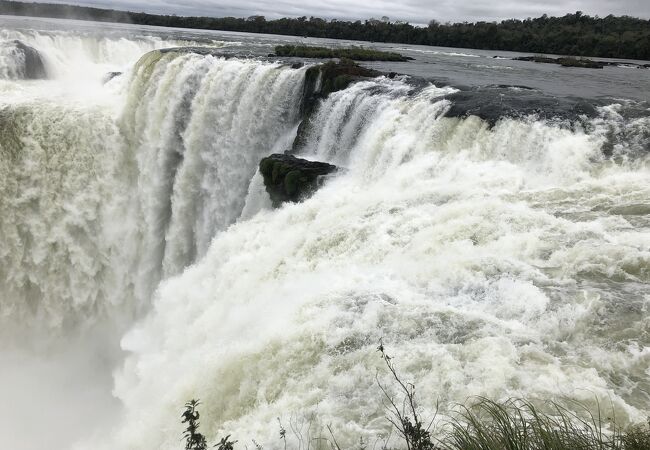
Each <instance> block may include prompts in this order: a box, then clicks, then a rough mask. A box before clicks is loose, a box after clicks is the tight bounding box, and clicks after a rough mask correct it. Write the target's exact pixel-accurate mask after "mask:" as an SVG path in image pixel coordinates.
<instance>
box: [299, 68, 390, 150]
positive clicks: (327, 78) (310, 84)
mask: <svg viewBox="0 0 650 450" xmlns="http://www.w3.org/2000/svg"><path fill="white" fill-rule="evenodd" d="M380 75H383V74H382V73H381V72H379V71H377V70H373V69H367V68H365V67H362V66H360V65H358V64H357V63H355V62H354V61H352V60H349V59H341V60H339V61H338V62H337V61H328V62H326V63H324V64H318V65H316V66H312V67H310V68H309V69H307V71H306V72H305V85H304V88H303V93H302V100H301V103H300V115H301V117H302V119H303V120H302V122H301V123H300V126H299V127H298V132H297V135H296V139H295V140H294V143H293V147H292V149H293V151H296V150H297V149H298V148H299V147H300V145H301V144H302V142H303V140H304V138H305V136H304V132H305V130H306V127H307V122H308V121H307V118H308V117H309V116H310V115H311V112H312V110H313V109H314V108H315V107H316V104H317V103H318V101H319V100H320V99H323V98H325V97H327V96H328V95H329V94H331V93H333V92H337V91H341V90H343V89H345V88H347V87H348V86H349V85H350V84H352V83H354V82H355V81H360V80H363V79H368V78H375V77H378V76H380ZM394 76H397V74H395V75H394ZM394 76H393V77H394Z"/></svg>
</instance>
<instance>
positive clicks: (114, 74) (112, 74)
mask: <svg viewBox="0 0 650 450" xmlns="http://www.w3.org/2000/svg"><path fill="white" fill-rule="evenodd" d="M120 75H122V72H108V73H107V74H106V75H104V79H103V80H102V82H103V83H104V84H106V83H108V82H109V81H111V80H112V79H113V78H116V77H119V76H120Z"/></svg>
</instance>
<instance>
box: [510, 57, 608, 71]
mask: <svg viewBox="0 0 650 450" xmlns="http://www.w3.org/2000/svg"><path fill="white" fill-rule="evenodd" d="M512 60H513V61H530V62H536V63H545V64H559V65H561V66H562V67H581V68H583V69H602V68H603V67H605V66H607V65H609V64H610V63H607V62H604V61H593V60H591V59H586V58H573V57H564V58H551V57H548V56H518V57H516V58H512Z"/></svg>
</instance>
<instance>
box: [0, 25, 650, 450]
mask: <svg viewBox="0 0 650 450" xmlns="http://www.w3.org/2000/svg"><path fill="white" fill-rule="evenodd" d="M35 36H36V37H33V39H31V40H29V39H28V37H26V36H25V35H23V36H22V37H21V39H22V40H24V41H26V43H27V44H28V45H31V46H33V47H34V48H36V49H38V50H39V51H41V52H42V54H43V55H44V58H45V62H46V63H47V65H48V67H49V68H50V69H51V68H52V67H54V68H55V69H56V67H59V66H57V64H58V63H57V60H58V59H57V56H56V55H57V54H56V52H54V53H50V52H49V49H50V47H48V46H50V45H57V44H56V42H54V41H48V42H49V43H48V44H47V45H45V44H43V45H39V42H41V41H43V40H44V39H45V37H41V36H39V35H38V33H36V34H35ZM2 39H16V36H14V35H11V36H6V37H5V36H2ZM48 39H52V38H51V37H50V38H48ZM68 39H72V38H71V37H68ZM74 39H77V38H76V37H75V38H74ZM52 42H54V43H52ZM177 44H178V43H175V45H174V46H176V45H177ZM181 44H183V43H181ZM67 45H71V44H62V47H61V48H67V47H66V46H67ZM115 45H117V46H118V47H119V46H120V45H121V46H122V47H119V50H114V51H115V52H117V53H118V54H119V57H115V56H112V53H111V51H109V50H108V49H110V46H108V44H102V45H96V46H95V47H92V52H91V53H90V54H89V55H91V56H92V58H91V57H90V56H83V53H72V57H74V58H77V57H80V58H81V56H78V55H80V54H81V55H82V56H83V58H84V61H86V63H87V64H89V65H90V66H91V67H92V70H89V73H91V74H92V86H93V89H94V91H93V92H94V95H93V96H87V97H86V98H85V99H81V98H80V97H79V96H76V97H70V96H67V95H65V93H66V92H69V91H68V90H67V89H68V88H67V87H66V88H65V89H63V90H62V91H57V92H56V93H55V94H54V93H52V92H51V90H52V88H51V86H53V85H57V86H60V85H65V86H69V80H70V79H71V78H70V77H71V76H72V75H70V71H69V69H68V70H64V69H63V68H64V67H66V66H68V64H69V62H64V63H61V67H62V68H61V69H56V70H51V72H50V73H51V74H52V75H51V79H50V80H44V81H34V82H17V81H15V80H13V79H9V78H11V77H9V76H7V77H6V78H7V79H6V80H4V81H3V82H2V84H1V88H2V90H3V92H5V93H6V96H5V97H4V98H5V99H4V100H3V101H2V105H1V106H0V137H1V138H2V139H1V140H0V200H1V202H0V295H1V296H2V297H1V298H0V324H1V325H2V332H0V337H1V338H2V341H1V342H2V346H1V347H0V349H2V351H3V353H2V355H3V356H2V357H0V360H1V361H2V363H3V364H9V365H10V366H8V367H11V369H12V370H10V371H9V372H5V375H0V394H2V395H5V394H7V393H8V392H10V391H12V390H14V391H15V389H16V386H19V388H20V389H19V391H21V390H24V391H25V393H26V394H25V395H27V397H28V398H29V400H30V402H31V403H30V404H29V405H28V406H25V407H24V408H26V409H24V411H23V412H24V413H25V415H26V416H28V412H29V408H32V409H33V408H39V402H42V403H43V409H44V410H46V411H48V410H50V409H51V410H52V411H51V415H56V414H57V411H61V410H63V411H65V415H66V416H67V415H69V416H71V417H75V416H76V415H77V414H82V411H83V409H84V408H87V407H88V404H89V402H91V403H92V402H93V401H95V400H94V399H95V397H92V396H91V395H86V396H83V395H81V394H80V392H79V391H80V389H86V386H87V387H88V388H87V391H86V392H91V393H93V392H97V394H96V395H97V397H96V398H100V400H97V403H96V404H97V405H99V406H98V408H99V409H102V408H104V409H105V410H106V411H113V412H112V413H111V414H108V413H106V414H103V413H102V411H92V408H89V409H91V411H89V412H88V414H89V415H90V416H91V417H93V421H90V419H89V421H90V423H89V424H88V425H87V426H88V427H89V429H92V433H90V435H83V436H72V437H70V435H69V434H70V433H72V434H74V430H75V427H74V426H73V425H70V424H67V423H61V424H60V425H58V426H59V427H60V428H61V429H62V430H63V431H64V432H62V431H61V430H59V433H58V434H56V439H58V440H56V441H53V442H55V443H54V444H50V445H51V447H43V446H41V447H36V445H41V444H42V442H40V441H35V440H32V441H29V442H26V441H23V440H21V439H24V436H23V437H14V436H13V435H12V434H11V430H9V429H8V428H7V429H6V430H5V429H0V430H1V431H2V433H3V434H5V433H6V434H7V435H8V436H9V439H10V440H9V442H10V443H11V444H12V445H13V446H14V447H13V448H16V449H29V448H53V449H54V448H77V449H103V448H106V449H108V448H111V449H115V448H118V449H143V450H144V449H151V448H161V449H176V448H180V446H181V444H180V443H179V439H180V436H181V433H182V429H183V427H182V425H181V423H180V422H179V416H180V411H181V409H182V406H183V404H184V403H185V401H187V400H189V399H191V398H200V399H201V400H202V403H203V405H202V407H201V413H202V416H201V422H202V430H203V431H204V433H205V434H206V435H207V436H208V438H209V439H210V440H211V441H214V440H216V439H217V438H220V437H223V436H225V435H226V434H231V435H232V436H233V437H235V438H236V439H239V440H240V443H248V445H251V444H252V443H251V439H255V441H256V442H259V443H261V444H263V445H264V446H265V447H266V448H271V449H274V448H283V443H282V441H281V440H280V439H279V434H278V433H279V424H278V420H277V418H280V422H281V423H282V424H283V425H284V427H285V428H287V429H288V430H289V433H288V434H289V439H290V440H291V439H297V438H296V437H295V435H296V434H300V435H302V437H303V438H305V439H308V438H310V437H311V438H314V437H317V436H319V433H322V432H323V429H324V427H325V425H328V424H330V425H331V427H332V429H333V430H336V433H337V440H338V441H339V443H340V444H343V445H344V446H351V445H353V444H355V443H358V441H359V437H361V436H362V437H363V439H364V440H365V441H370V442H373V440H374V439H376V438H377V437H378V436H385V435H387V434H388V432H389V426H388V425H389V424H388V422H387V421H386V420H385V410H384V406H383V403H382V400H383V399H382V394H381V391H380V390H379V388H378V386H377V382H376V380H375V374H376V373H378V376H379V377H380V378H382V377H384V375H385V371H384V368H383V366H382V362H381V359H380V358H379V356H378V354H377V352H376V348H377V345H378V342H379V340H380V339H383V343H384V345H385V346H386V348H387V351H388V353H389V354H390V355H391V356H393V357H394V358H395V362H396V364H397V367H398V369H399V371H400V373H401V374H402V375H403V377H404V378H405V379H406V380H408V381H411V382H413V383H414V384H415V385H416V386H417V392H418V396H419V397H418V398H419V402H420V405H421V406H422V412H423V415H424V416H425V417H429V416H431V415H432V414H433V412H434V407H435V405H436V403H439V404H440V405H442V407H443V410H444V408H446V407H449V406H451V405H453V404H454V403H458V402H460V403H463V402H465V401H467V399H469V398H471V397H472V396H486V397H490V398H493V399H497V400H499V399H506V398H509V397H523V398H528V399H533V400H545V399H555V400H559V401H564V400H579V401H581V402H583V403H584V404H586V405H589V406H591V407H592V408H595V407H596V404H597V403H600V405H605V408H609V410H612V409H613V410H614V413H615V414H616V417H617V420H618V421H620V422H621V423H623V424H625V423H631V422H638V421H642V420H644V418H645V417H646V416H647V415H648V412H649V411H650V396H649V395H648V392H650V382H649V381H648V380H650V334H649V331H648V329H649V328H648V326H649V322H648V321H649V317H650V316H649V314H648V308H649V306H650V291H649V290H648V282H650V215H649V214H650V203H649V201H648V199H649V198H650V181H649V180H650V160H649V159H648V158H649V157H648V153H647V138H648V135H647V130H648V128H649V127H650V118H649V117H650V116H648V114H645V115H636V116H633V117H629V116H627V115H626V114H624V112H625V110H626V108H627V107H628V106H629V104H628V103H627V102H624V101H620V102H610V103H609V104H607V105H605V106H601V107H599V109H598V115H597V116H596V117H595V118H589V119H588V118H583V119H581V120H576V121H566V120H564V121H561V120H557V121H554V120H541V119H539V118H536V117H534V116H525V117H519V118H513V117H504V118H502V119H501V120H499V121H498V122H497V123H496V124H495V125H494V126H490V124H489V123H488V122H486V121H484V120H481V119H480V118H478V117H476V116H470V117H467V118H457V117H449V116H447V115H446V114H447V112H448V110H449V108H450V105H451V101H452V100H449V98H448V96H449V95H450V94H452V93H454V92H455V91H456V89H455V88H452V87H444V86H436V85H433V84H427V85H426V86H424V87H421V86H417V87H414V85H413V84H412V83H410V82H409V79H408V78H404V77H402V78H399V77H398V78H397V79H392V80H391V79H388V78H383V77H382V78H378V79H376V80H371V81H363V82H359V83H356V84H353V85H352V86H351V87H349V88H348V89H345V90H343V91H340V92H336V93H334V94H332V95H330V96H329V97H328V98H327V99H325V100H323V101H322V102H321V103H320V104H319V105H318V107H317V109H316V110H315V111H314V112H313V113H312V115H311V117H310V118H309V119H308V120H309V124H308V126H307V127H304V129H303V132H304V133H305V134H304V136H305V137H304V139H301V142H302V145H300V146H299V147H298V148H296V149H295V150H296V152H297V154H298V155H300V156H302V157H305V158H309V159H316V160H321V161H327V162H330V163H333V164H337V165H339V166H341V167H343V168H344V170H342V171H341V172H340V173H339V175H337V176H336V177H333V178H332V179H329V180H328V181H327V182H326V183H325V185H324V186H323V187H322V188H321V189H320V190H319V191H318V192H316V194H315V195H314V196H313V197H311V198H310V199H308V200H306V201H304V202H302V203H298V204H290V205H284V206H283V207H282V208H279V209H275V210H274V209H272V208H271V207H270V204H269V201H268V198H267V194H266V193H265V192H264V187H263V185H262V181H261V177H260V176H259V174H257V164H258V163H259V160H260V159H261V158H262V157H264V156H266V155H268V154H270V153H273V152H278V151H280V152H281V151H284V150H287V149H289V148H291V146H292V142H293V139H294V137H295V136H296V133H297V129H298V124H299V121H300V120H301V100H302V94H303V84H304V79H305V72H306V67H302V68H298V69H295V68H292V67H291V66H289V65H287V64H283V63H281V62H272V61H268V60H262V59H250V58H249V59H244V58H225V57H221V56H217V55H216V54H215V55H201V54H195V53H192V52H186V51H163V52H161V51H158V50H156V49H158V48H161V47H163V45H162V44H161V43H159V42H158V41H155V42H154V41H146V42H145V41H138V43H137V45H136V44H134V43H133V42H131V41H125V42H124V43H117V44H115ZM184 45H190V44H188V43H184ZM219 45H221V44H218V43H215V47H218V46H219ZM143 46H144V47H143ZM75 48H76V47H75ZM80 48H87V46H83V45H82V46H81V47H80ZM80 52H81V50H80ZM145 52H148V53H146V54H145V55H144V56H142V54H143V53H145ZM97 55H100V56H101V55H107V56H105V57H104V56H101V58H99V57H98V56H97ZM66 57H67V56H66ZM62 58H63V57H62ZM138 59H139V60H138ZM136 61H137V63H136ZM68 67H69V66H68ZM116 69H121V70H124V72H125V73H124V74H123V75H120V76H118V77H116V78H115V79H113V80H111V81H109V82H108V83H106V84H105V85H104V84H102V82H101V79H102V76H101V75H102V74H103V73H104V72H105V71H107V70H116ZM7 73H8V72H7ZM75 76H76V75H75ZM73 78H74V77H73ZM89 83H90V82H89ZM604 149H608V150H607V151H604ZM89 336H90V337H89ZM53 340H56V343H57V344H56V345H54V344H52V342H51V341H53ZM118 344H119V348H118ZM53 348H54V350H53ZM61 348H63V350H62V349H61ZM48 352H50V353H52V354H54V355H55V356H54V357H50V358H46V357H45V356H43V355H47V354H48ZM97 353H102V364H99V365H96V364H95V363H94V362H93V361H95V358H97ZM16 355H20V356H16ZM25 355H28V356H25ZM56 355H63V356H61V357H60V358H59V357H56ZM57 358H58V359H57ZM25 360H27V361H28V362H27V363H25V362H24V361H25ZM21 361H23V362H22V363H21ZM43 361H47V363H45V362H43ZM89 361H91V362H90V363H89ZM21 364H22V366H21ZM43 365H49V366H52V367H54V369H53V370H54V372H55V373H57V374H59V375H60V377H59V378H61V379H64V378H65V376H66V374H67V373H68V371H69V372H70V373H72V372H75V373H80V374H81V375H79V377H80V381H79V382H78V383H79V386H83V388H80V389H75V388H74V387H72V388H65V389H67V390H65V392H68V391H69V396H63V395H61V396H60V397H61V398H59V397H57V396H56V395H50V394H51V393H52V392H57V391H58V390H59V389H60V386H59V384H57V383H62V381H61V380H60V379H59V378H57V377H53V380H51V383H52V386H51V388H50V390H48V389H47V388H45V387H43V388H42V390H38V391H36V392H35V393H34V394H33V395H32V397H29V395H28V394H27V393H28V392H29V391H30V389H31V387H32V385H31V384H30V383H31V381H30V380H31V379H32V378H34V381H33V382H34V383H37V381H36V380H37V379H38V378H37V377H36V376H35V375H30V374H33V373H37V372H38V371H42V370H43V369H42V367H43ZM111 373H112V375H113V376H112V379H111V377H110V375H111ZM26 374H27V375H26ZM82 375H86V376H82ZM3 377H4V378H3ZM12 377H13V378H12ZM95 378H96V379H95ZM16 380H27V381H23V382H20V383H18V384H12V383H15V382H16ZM97 380H100V381H97ZM40 382H41V381H38V383H40ZM43 383H44V384H45V385H47V382H43ZM98 386H99V387H98ZM107 390H111V391H112V394H113V396H114V397H115V398H116V399H117V401H114V400H112V397H110V396H108V395H107V394H106V391H107ZM48 393H49V394H48ZM16 397H17V395H16ZM109 397H110V398H109ZM12 398H13V397H12ZM16 401H17V400H16ZM66 401H70V403H69V404H67V405H66V403H65V402H66ZM18 411H21V408H20V407H18ZM42 416H43V417H42V420H46V419H47V417H49V416H48V415H47V414H45V413H43V414H42ZM39 417H40V416H39ZM0 418H1V419H2V421H7V420H11V419H10V418H11V414H10V411H9V410H8V409H6V408H4V409H0ZM44 428H47V427H44ZM294 429H300V430H301V431H299V432H298V433H296V432H294V431H293V430H294ZM46 434H47V433H46ZM50 434H51V435H55V434H54V433H53V432H52V433H50ZM11 439H14V441H12V440H11ZM32 439H35V438H32ZM35 442H38V444H36V443H35ZM43 442H47V441H43ZM51 442H52V441H51ZM296 443H297V441H296ZM242 445H243V444H242Z"/></svg>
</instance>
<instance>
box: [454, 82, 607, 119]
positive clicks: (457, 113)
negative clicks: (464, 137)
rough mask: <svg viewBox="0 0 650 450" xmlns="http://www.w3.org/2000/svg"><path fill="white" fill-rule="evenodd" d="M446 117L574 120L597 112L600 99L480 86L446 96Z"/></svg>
mask: <svg viewBox="0 0 650 450" xmlns="http://www.w3.org/2000/svg"><path fill="white" fill-rule="evenodd" d="M446 98H447V99H448V100H450V101H451V105H450V107H449V109H448V110H447V113H446V116H447V117H468V116H477V117H480V118H481V119H483V120H485V121H486V122H487V123H488V124H489V125H490V126H494V125H495V124H496V123H497V122H498V121H499V120H501V119H504V118H522V117H526V116H530V115H534V116H536V117H538V118H540V119H561V120H569V121H572V122H573V121H576V120H579V119H580V118H581V117H587V118H593V117H596V116H597V115H598V110H597V107H598V106H600V104H599V102H597V101H595V100H591V101H587V100H585V99H582V98H577V97H575V98H574V97H553V96H549V95H545V94H543V93H541V92H538V91H536V90H534V89H530V88H526V87H519V86H517V87H515V86H482V87H476V88H470V89H467V90H460V91H458V92H455V93H453V94H450V95H447V96H446Z"/></svg>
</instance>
